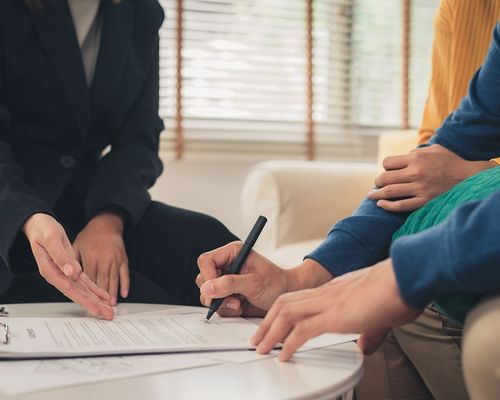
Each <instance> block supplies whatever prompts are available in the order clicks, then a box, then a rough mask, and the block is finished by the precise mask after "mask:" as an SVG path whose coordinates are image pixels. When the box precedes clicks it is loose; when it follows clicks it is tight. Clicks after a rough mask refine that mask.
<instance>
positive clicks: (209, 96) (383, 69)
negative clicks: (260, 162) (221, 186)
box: [160, 0, 437, 158]
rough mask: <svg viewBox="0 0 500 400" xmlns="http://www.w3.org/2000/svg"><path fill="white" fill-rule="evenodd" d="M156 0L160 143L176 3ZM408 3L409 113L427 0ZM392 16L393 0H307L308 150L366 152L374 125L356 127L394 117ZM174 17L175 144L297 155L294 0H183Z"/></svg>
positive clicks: (300, 133)
mask: <svg viewBox="0 0 500 400" xmlns="http://www.w3.org/2000/svg"><path fill="white" fill-rule="evenodd" d="M161 3H162V5H163V7H164V8H165V10H166V15H167V18H166V21H165V24H164V25H163V27H162V29H161V32H160V35H161V36H160V37H161V45H160V46H161V49H160V64H161V71H160V86H161V88H160V113H161V115H162V117H163V118H164V119H165V122H166V127H167V131H166V133H165V135H164V140H163V143H164V145H165V147H166V149H168V150H172V149H173V146H174V143H175V121H174V116H175V106H176V104H175V89H176V86H175V85H176V70H175V65H176V63H175V61H176V60H175V53H176V49H175V45H176V24H175V20H176V3H177V2H176V1H175V0H161ZM412 3H414V6H413V8H414V9H415V13H414V14H413V17H412V18H413V19H412V23H413V24H414V27H415V29H416V30H418V31H416V32H414V34H413V36H412V39H413V40H412V45H413V46H414V47H413V48H412V52H413V53H412V54H413V55H414V57H413V58H412V63H411V71H412V74H414V75H415V76H412V79H411V85H412V86H411V117H412V122H413V123H414V124H415V123H417V122H418V121H419V119H420V110H421V107H422V104H423V101H424V99H425V93H426V90H427V75H426V74H427V70H428V68H429V63H428V60H429V58H428V52H429V47H430V41H431V31H432V14H433V12H434V9H435V6H436V3H437V0H421V1H419V2H417V1H416V0H414V1H413V2H412ZM417 3H418V4H417ZM426 18H429V20H428V21H427V20H426ZM401 21H402V18H401V1H400V0H378V1H376V2H375V1H371V0H314V1H313V65H314V69H313V88H314V112H313V119H314V122H315V125H314V127H315V141H316V149H317V154H318V155H319V157H321V158H325V157H341V158H349V157H352V158H366V157H371V156H373V155H374V154H375V152H376V146H374V143H375V139H374V136H373V135H374V133H373V130H370V129H365V128H364V127H395V128H397V127H399V125H400V122H401ZM183 28H184V29H183V48H182V58H183V68H182V78H183V79H182V92H181V94H182V113H183V131H184V148H185V151H186V153H189V152H202V153H203V152H208V153H212V152H216V153H219V152H222V153H226V152H227V153H257V154H281V155H285V156H286V155H288V156H300V157H305V156H306V154H307V149H306V144H307V135H306V132H307V81H306V79H307V75H306V70H307V69H306V67H307V53H306V45H307V43H306V0H183ZM417 58H418V59H417ZM420 58H422V60H420ZM359 127H361V128H362V129H359Z"/></svg>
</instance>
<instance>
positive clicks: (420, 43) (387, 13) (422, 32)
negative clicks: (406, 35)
mask: <svg viewBox="0 0 500 400" xmlns="http://www.w3.org/2000/svg"><path fill="white" fill-rule="evenodd" d="M437 5H438V0H418V1H417V0H413V1H411V39H410V42H411V43H410V46H411V48H410V109H409V112H410V122H411V123H410V125H411V126H413V127H416V126H418V124H419V122H420V118H421V114H422V107H423V105H424V102H425V99H426V96H427V88H428V79H429V72H430V66H431V65H430V60H431V45H432V24H433V19H434V13H435V11H436V9H437ZM402 6H403V1H401V0H377V1H372V0H355V1H354V6H353V33H352V35H353V36H352V69H351V74H352V75H351V76H352V80H351V85H352V98H353V107H352V122H353V123H354V124H357V125H361V126H372V127H373V126H379V127H397V126H399V125H400V124H401V119H402V115H401V112H402V107H401V101H402V86H401V85H402V77H401V73H402V65H403V60H402V58H401V56H402V47H401V38H402V23H401V20H402V12H403V10H402Z"/></svg>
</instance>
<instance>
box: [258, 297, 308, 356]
mask: <svg viewBox="0 0 500 400" xmlns="http://www.w3.org/2000/svg"><path fill="white" fill-rule="evenodd" d="M281 298H285V300H280V299H281ZM315 304H317V301H316V299H311V298H308V299H306V300H299V301H288V300H287V299H286V296H281V297H280V298H279V299H278V300H277V301H276V303H275V306H273V307H271V310H269V313H268V315H267V316H266V318H264V321H262V323H261V325H260V326H259V329H258V330H257V332H256V334H255V335H254V337H253V338H252V344H253V345H255V346H257V352H258V353H260V354H266V353H268V352H269V351H271V350H272V349H273V348H274V346H275V345H276V344H277V343H280V342H281V341H283V340H284V339H285V338H286V337H287V336H288V333H289V332H290V331H291V330H292V328H293V327H294V326H295V325H296V324H297V323H298V322H299V321H301V320H303V319H305V318H308V317H310V316H312V315H314V314H316V313H317V312H318V311H317V307H315ZM273 309H274V310H273Z"/></svg>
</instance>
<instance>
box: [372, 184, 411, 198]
mask: <svg viewBox="0 0 500 400" xmlns="http://www.w3.org/2000/svg"><path fill="white" fill-rule="evenodd" d="M417 193H418V191H417V190H416V188H415V185H414V184H413V183H399V184H395V185H387V186H384V187H383V188H381V189H374V190H372V191H371V192H370V193H368V198H369V199H371V200H381V199H396V198H400V199H401V198H408V197H413V196H415V195H416V194H417Z"/></svg>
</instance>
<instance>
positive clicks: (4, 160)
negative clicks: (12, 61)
mask: <svg viewBox="0 0 500 400" xmlns="http://www.w3.org/2000/svg"><path fill="white" fill-rule="evenodd" d="M0 35H1V33H0ZM0 41H1V36H0ZM2 59H3V54H2V51H1V49H0V65H3V62H2ZM2 92H3V71H0V94H1V93H2ZM10 120H11V113H10V112H9V110H8V108H7V107H5V105H4V104H2V100H0V268H2V269H3V268H10V267H9V251H10V248H11V247H12V244H13V242H14V240H15V238H16V236H17V234H18V233H19V231H20V229H21V227H22V225H23V224H24V222H25V221H26V220H27V219H28V218H29V217H30V216H31V215H33V214H35V213H47V214H52V211H51V209H50V207H49V205H48V204H47V203H46V202H45V201H44V200H42V199H41V198H40V197H39V195H38V194H37V193H36V192H35V191H34V190H33V189H32V188H31V187H29V186H28V185H27V184H26V183H25V182H24V180H23V176H24V171H23V168H22V167H21V166H20V165H19V164H18V163H16V160H15V157H14V154H13V151H12V140H11V137H10V132H9V125H10Z"/></svg>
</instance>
